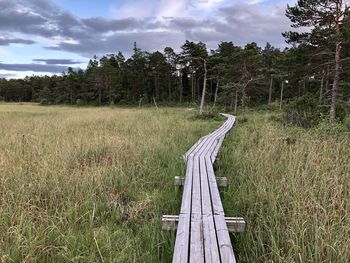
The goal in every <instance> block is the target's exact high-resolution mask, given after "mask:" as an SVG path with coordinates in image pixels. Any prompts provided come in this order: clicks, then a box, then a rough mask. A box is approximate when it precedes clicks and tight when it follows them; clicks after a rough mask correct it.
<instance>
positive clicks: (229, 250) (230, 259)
mask: <svg viewBox="0 0 350 263" xmlns="http://www.w3.org/2000/svg"><path fill="white" fill-rule="evenodd" d="M214 220H215V228H216V235H217V237H218V243H219V250H220V257H221V262H225V263H235V262H236V258H235V255H234V253H233V247H232V244H231V240H230V236H229V233H228V229H227V226H226V222H225V218H224V217H223V216H222V215H214Z"/></svg>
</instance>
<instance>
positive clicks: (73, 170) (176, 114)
mask: <svg viewBox="0 0 350 263" xmlns="http://www.w3.org/2000/svg"><path fill="white" fill-rule="evenodd" d="M192 114H193V113H190V112H188V111H186V110H185V109H166V108H165V109H159V110H155V109H118V108H108V107H106V108H72V107H61V106H52V107H42V106H36V105H28V104H25V105H18V104H0V123H1V125H0V134H1V135H2V136H1V137H0V149H1V151H0V166H1V177H0V262H169V261H170V259H171V255H172V250H173V244H174V233H167V232H162V230H161V224H160V218H161V216H162V214H177V213H178V211H179V205H180V202H181V193H180V192H176V191H175V189H174V186H173V185H174V183H173V182H174V181H173V180H174V179H173V178H174V176H176V175H183V174H184V163H183V161H182V158H181V156H182V154H183V153H185V152H186V150H187V149H188V148H189V147H190V146H191V145H192V144H193V143H194V142H195V141H196V140H197V139H198V138H199V137H200V136H202V135H204V134H206V133H208V132H209V131H211V130H213V129H214V128H215V127H217V126H218V125H219V123H220V122H218V121H216V122H215V121H212V122H209V121H194V119H193V118H192Z"/></svg>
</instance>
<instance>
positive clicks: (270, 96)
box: [268, 75, 273, 105]
mask: <svg viewBox="0 0 350 263" xmlns="http://www.w3.org/2000/svg"><path fill="white" fill-rule="evenodd" d="M272 86H273V78H272V75H271V79H270V88H269V103H268V105H270V104H271V101H272Z"/></svg>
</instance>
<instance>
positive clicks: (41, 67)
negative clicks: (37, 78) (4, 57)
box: [0, 63, 67, 73]
mask: <svg viewBox="0 0 350 263" xmlns="http://www.w3.org/2000/svg"><path fill="white" fill-rule="evenodd" d="M0 70H9V71H33V72H51V73H62V72H65V71H67V67H66V66H58V65H45V64H34V63H31V64H6V63H0Z"/></svg>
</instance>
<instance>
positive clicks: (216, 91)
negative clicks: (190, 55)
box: [214, 81, 219, 107]
mask: <svg viewBox="0 0 350 263" xmlns="http://www.w3.org/2000/svg"><path fill="white" fill-rule="evenodd" d="M218 90H219V81H217V82H216V88H215V94H214V107H215V104H216V100H217V99H218Z"/></svg>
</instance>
